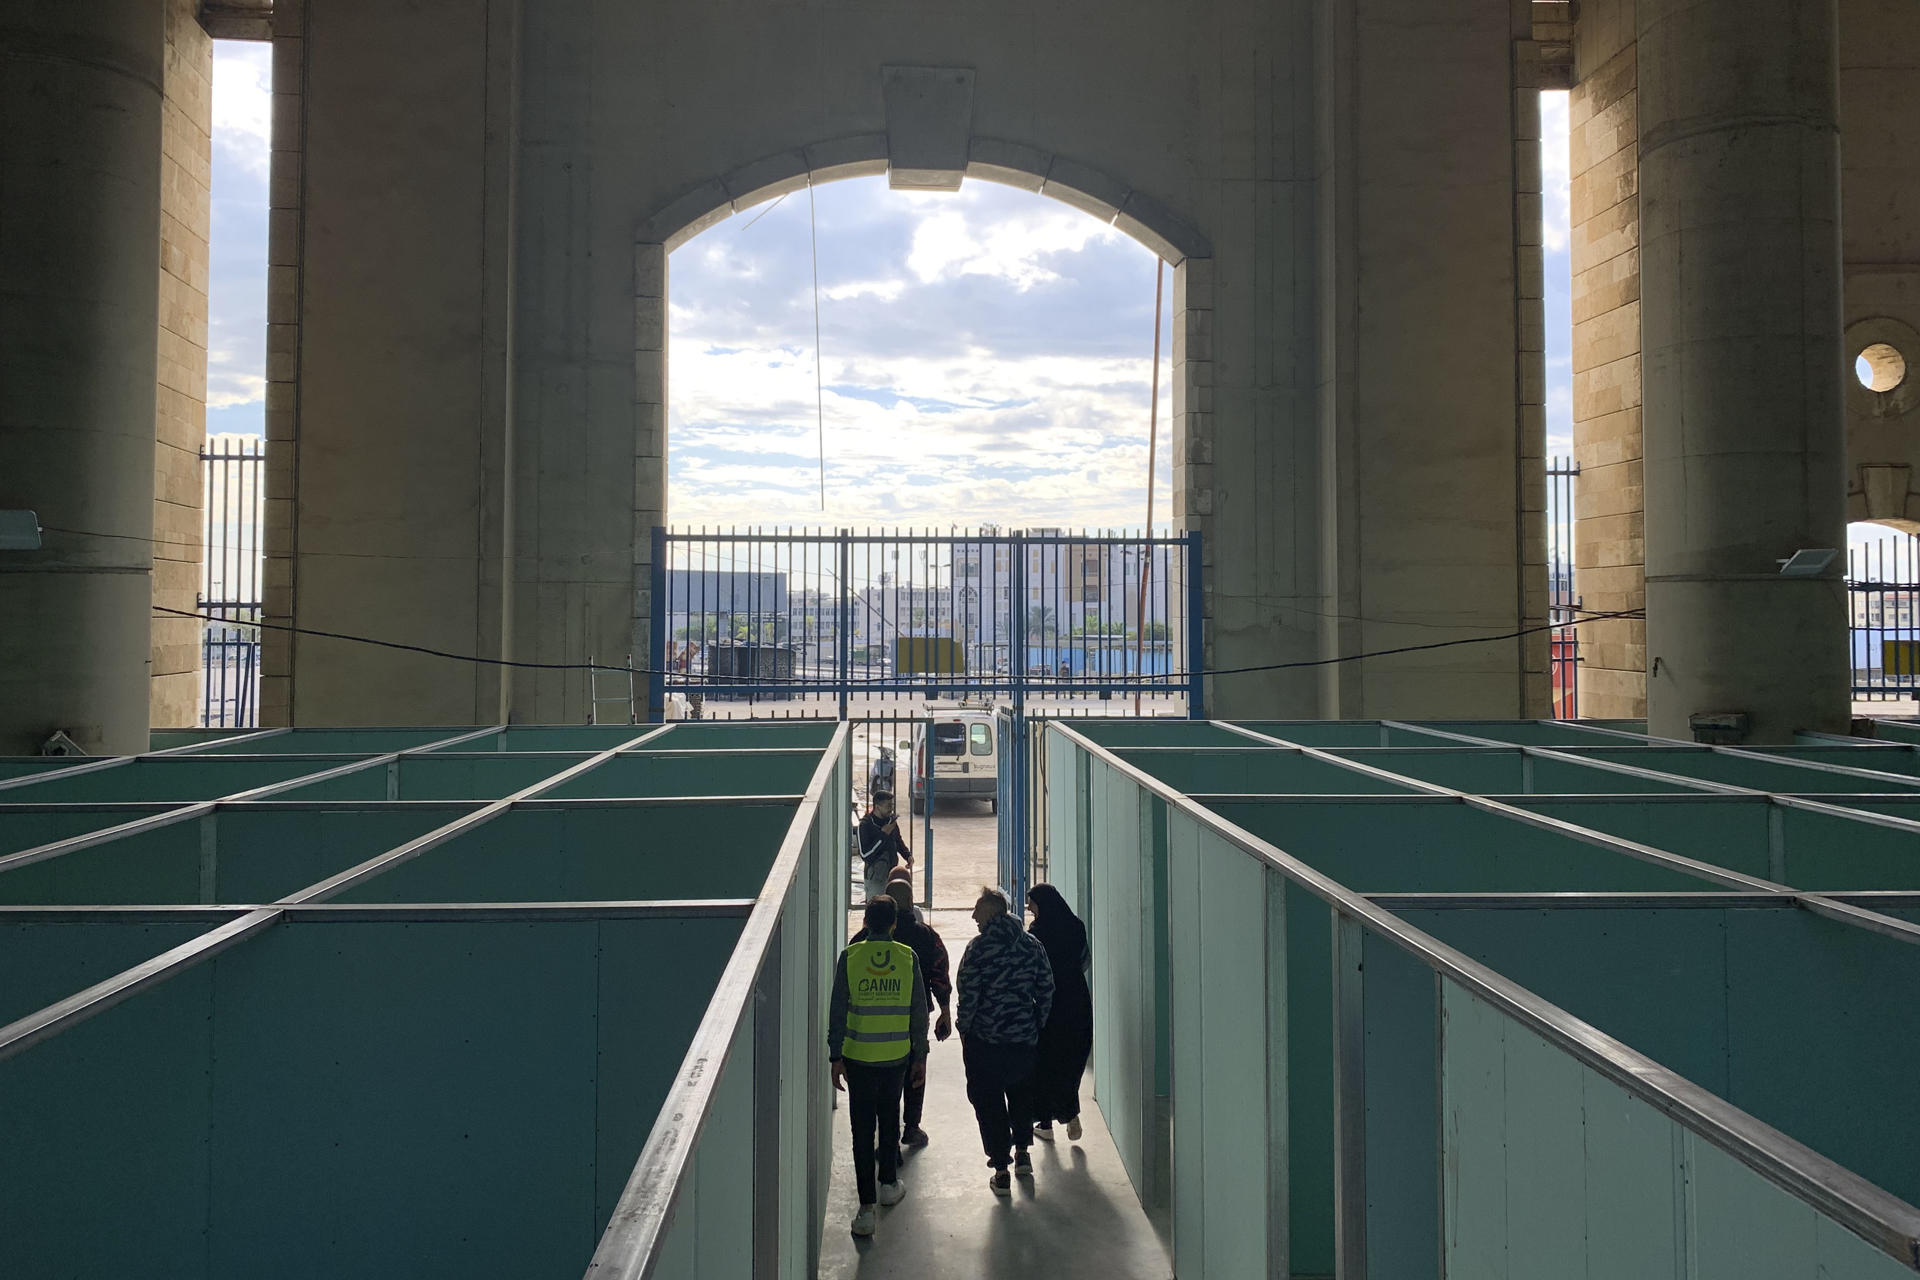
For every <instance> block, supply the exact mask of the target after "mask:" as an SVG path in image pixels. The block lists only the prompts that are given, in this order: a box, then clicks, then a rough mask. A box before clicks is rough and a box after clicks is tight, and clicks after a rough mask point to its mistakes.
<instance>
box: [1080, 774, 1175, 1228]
mask: <svg viewBox="0 0 1920 1280" xmlns="http://www.w3.org/2000/svg"><path fill="white" fill-rule="evenodd" d="M1089 773H1090V779H1091V784H1092V806H1091V812H1092V830H1091V840H1092V844H1093V847H1094V849H1095V850H1097V854H1096V856H1095V857H1094V859H1093V868H1092V870H1093V892H1092V902H1093V907H1092V909H1093V911H1094V913H1095V921H1096V927H1095V928H1094V929H1093V930H1092V934H1093V937H1092V946H1093V950H1094V972H1095V973H1097V974H1099V975H1100V979H1101V980H1100V981H1098V982H1096V983H1095V984H1094V992H1093V999H1094V1020H1093V1025H1094V1080H1095V1093H1096V1095H1097V1096H1098V1098H1099V1100H1100V1111H1101V1114H1102V1115H1103V1116H1105V1117H1106V1121H1107V1128H1108V1131H1109V1132H1110V1133H1111V1134H1112V1136H1113V1141H1114V1146H1115V1147H1116V1148H1117V1149H1118V1151H1119V1154H1120V1162H1121V1164H1122V1165H1123V1166H1124V1167H1125V1168H1126V1170H1127V1176H1128V1177H1129V1178H1130V1179H1131V1180H1132V1182H1133V1186H1134V1191H1135V1193H1136V1194H1137V1195H1138V1196H1139V1197H1140V1200H1141V1203H1142V1204H1145V1205H1147V1206H1148V1207H1149V1209H1152V1208H1154V1207H1155V1206H1156V1205H1157V1204H1159V1203H1160V1202H1161V1200H1162V1199H1163V1198H1164V1194H1165V1189H1164V1187H1162V1186H1161V1185H1160V1184H1159V1183H1158V1181H1157V1180H1156V1176H1155V1169H1156V1165H1157V1163H1158V1161H1159V1159H1160V1152H1159V1150H1158V1148H1157V1146H1156V1143H1155V1139H1154V1124H1153V1119H1154V1103H1153V1099H1154V1080H1155V1076H1156V1074H1157V1064H1156V1063H1155V1061H1154V1053H1155V1035H1154V1029H1155V1026H1156V1024H1157V1022H1158V1019H1159V1013H1158V1011H1157V1010H1156V1009H1155V1008H1154V1002H1153V996H1154V991H1155V988H1156V976H1157V975H1156V970H1157V968H1158V967H1159V966H1160V965H1162V964H1164V963H1165V961H1164V959H1163V958H1161V957H1156V956H1155V955H1154V954H1153V948H1154V943H1155V939H1156V931H1155V929H1154V927H1153V923H1152V920H1151V918H1150V916H1151V913H1150V910H1149V905H1150V903H1151V901H1152V900H1151V897H1150V894H1151V892H1152V884H1153V865H1152V864H1153V835H1152V832H1151V829H1150V826H1149V824H1150V822H1151V821H1152V816H1153V815H1152V814H1151V812H1150V811H1149V810H1148V808H1147V801H1146V797H1145V795H1144V794H1143V793H1142V792H1141V790H1140V788H1139V787H1138V786H1136V785H1135V784H1134V783H1133V782H1132V781H1131V780H1130V779H1128V778H1127V777H1125V776H1124V775H1122V774H1120V773H1119V772H1118V771H1116V770H1115V769H1113V768H1112V767H1111V766H1109V765H1107V764H1105V763H1104V762H1100V761H1090V762H1089Z"/></svg>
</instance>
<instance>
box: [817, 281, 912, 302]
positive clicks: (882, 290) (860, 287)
mask: <svg viewBox="0 0 1920 1280" xmlns="http://www.w3.org/2000/svg"><path fill="white" fill-rule="evenodd" d="M906 287H907V282H906V281H905V280H850V281H848V282H847V283H846V284H836V285H829V286H828V287H826V288H824V289H822V290H821V291H820V296H821V297H822V298H824V299H826V300H827V301H829V302H852V301H853V300H854V299H856V298H878V299H880V301H882V302H892V301H893V300H894V299H895V298H898V297H899V296H900V295H901V293H902V292H904V291H905V290H906Z"/></svg>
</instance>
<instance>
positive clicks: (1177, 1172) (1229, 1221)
mask: <svg viewBox="0 0 1920 1280" xmlns="http://www.w3.org/2000/svg"><path fill="white" fill-rule="evenodd" d="M1168 830H1169V834H1168V867H1167V886H1166V898H1165V901H1166V903H1167V910H1168V914H1169V920H1170V924H1169V929H1168V936H1169V938H1170V970H1171V986H1170V990H1169V1000H1168V1004H1169V1006H1170V1007H1171V1010H1172V1017H1171V1031H1172V1036H1171V1041H1170V1054H1169V1056H1170V1057H1171V1064H1172V1071H1171V1076H1170V1078H1171V1084H1172V1090H1173V1093H1172V1116H1173V1133H1172V1148H1173V1159H1174V1167H1173V1179H1172V1181H1173V1218H1172V1226H1173V1257H1174V1270H1175V1272H1176V1273H1177V1274H1178V1275H1180V1276H1183V1277H1196V1278H1199V1277H1230V1276H1263V1275H1267V1274H1269V1270H1268V1267H1269V1257H1270V1254H1271V1252H1272V1246H1273V1241H1274V1239H1275V1225H1276V1218H1277V1215H1279V1214H1280V1213H1282V1212H1283V1210H1282V1209H1281V1208H1280V1205H1279V1204H1278V1203H1276V1200H1275V1194H1276V1193H1277V1192H1278V1191H1279V1190H1280V1185H1284V1183H1281V1184H1280V1185H1273V1184H1272V1183H1271V1182H1270V1175H1271V1174H1272V1173H1273V1171H1272V1170H1271V1169H1270V1167H1269V1160H1270V1153H1271V1152H1272V1151H1273V1150H1274V1147H1273V1142H1272V1138H1273V1131H1272V1126H1271V1125H1270V1123H1269V1106H1270V1103H1271V1102H1272V1100H1273V1099H1274V1098H1275V1097H1276V1096H1277V1097H1279V1098H1281V1099H1284V1098H1285V1096H1286V1095H1285V1080H1284V1067H1285V1063H1284V1058H1282V1060H1281V1061H1280V1062H1279V1063H1278V1064H1276V1063H1274V1062H1273V1060H1272V1056H1271V1054H1270V1052H1269V1050H1270V1047H1271V1046H1272V1044H1273V1041H1274V1028H1273V1027H1272V1026H1271V1025H1270V1023H1269V1015H1270V1014H1275V1013H1277V1014H1279V1016H1281V1017H1284V1007H1285V1006H1284V1004H1283V1003H1281V1004H1276V1003H1275V1002H1274V1001H1273V1000H1272V993H1271V992H1270V991H1269V987H1268V964H1267V958H1268V948H1267V929H1268V926H1269V908H1268V902H1267V893H1266V891H1267V881H1266V876H1265V871H1264V868H1263V864H1261V863H1260V862H1259V861H1257V860H1255V859H1254V858H1252V857H1250V856H1248V855H1247V854H1246V853H1244V852H1242V851H1241V850H1239V849H1237V848H1235V847H1233V846H1232V845H1230V844H1228V843H1227V842H1226V841H1224V840H1222V839H1221V838H1220V837H1219V836H1217V835H1215V834H1213V833H1212V832H1210V831H1206V830H1204V829H1202V828H1201V827H1200V825H1199V824H1198V823H1196V822H1194V821H1193V820H1192V819H1191V818H1189V817H1187V816H1185V815H1184V814H1175V815H1173V817H1172V819H1171V821H1170V823H1169V828H1168ZM1276 1069H1277V1070H1278V1071H1279V1072H1280V1074H1281V1076H1282V1078H1281V1079H1280V1080H1278V1081H1275V1080H1273V1079H1271V1078H1270V1073H1272V1072H1274V1071H1275V1070H1276ZM1282 1149H1283V1150H1284V1144H1283V1146H1282ZM1281 1176H1282V1177H1284V1171H1282V1172H1281ZM1282 1225H1284V1224H1282Z"/></svg>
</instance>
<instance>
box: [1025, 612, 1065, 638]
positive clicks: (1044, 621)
mask: <svg viewBox="0 0 1920 1280" xmlns="http://www.w3.org/2000/svg"><path fill="white" fill-rule="evenodd" d="M1058 634H1059V630H1058V629H1057V628H1056V627H1055V626H1054V623H1053V610H1052V609H1051V608H1049V607H1048V606H1046V605H1044V604H1037V605H1034V606H1033V607H1032V608H1031V609H1028V610H1027V635H1028V636H1029V637H1038V638H1039V639H1042V640H1051V639H1053V638H1054V636H1056V635H1058Z"/></svg>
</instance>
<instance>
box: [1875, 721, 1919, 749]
mask: <svg viewBox="0 0 1920 1280" xmlns="http://www.w3.org/2000/svg"><path fill="white" fill-rule="evenodd" d="M1873 736H1874V737H1876V738H1884V739H1885V740H1886V741H1888V742H1910V743H1913V744H1915V745H1920V721H1916V720H1875V721H1874V722H1873Z"/></svg>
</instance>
